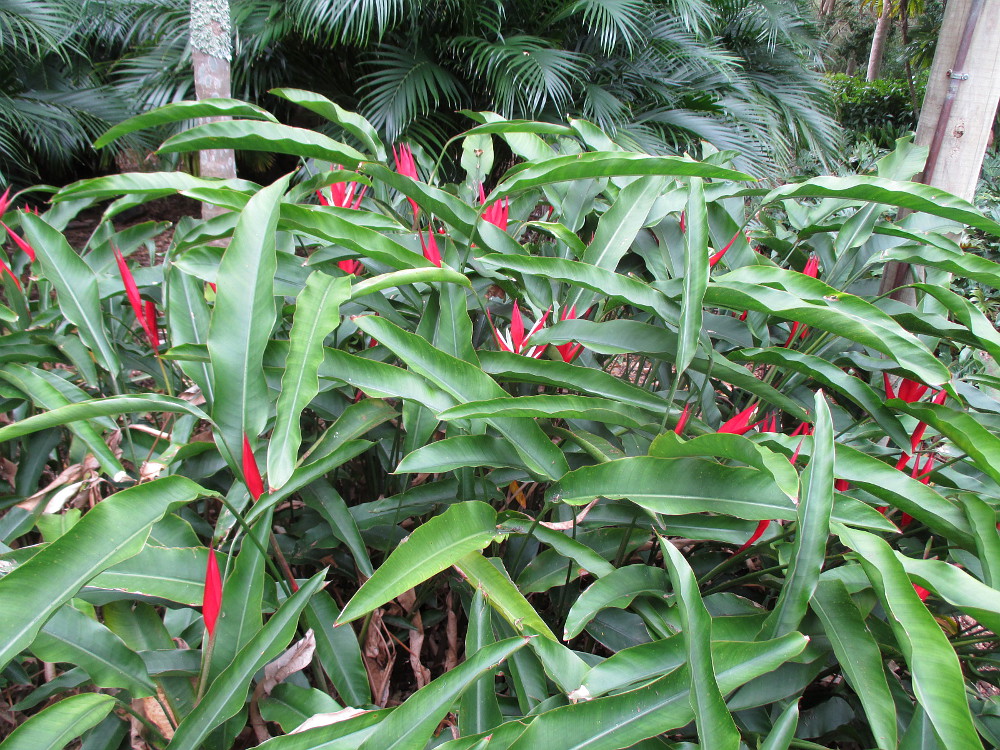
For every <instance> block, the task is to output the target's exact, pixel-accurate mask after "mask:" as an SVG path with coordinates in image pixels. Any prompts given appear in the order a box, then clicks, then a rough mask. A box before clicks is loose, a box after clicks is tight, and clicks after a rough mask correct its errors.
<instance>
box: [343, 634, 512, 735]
mask: <svg viewBox="0 0 1000 750" xmlns="http://www.w3.org/2000/svg"><path fill="white" fill-rule="evenodd" d="M526 642H527V639H525V638H508V639H506V640H503V641H499V642H497V643H492V644H490V645H488V646H484V647H483V648H481V649H479V651H477V652H476V653H474V654H472V655H470V656H468V657H467V658H466V660H465V661H464V662H463V663H462V664H460V665H459V666H458V667H456V668H455V669H452V670H451V671H450V672H446V673H445V674H443V675H442V676H441V677H438V678H437V679H436V680H434V681H433V682H431V683H430V684H429V685H425V686H424V687H422V688H421V689H420V690H418V691H417V692H415V693H414V694H413V695H411V696H410V697H409V698H407V699H406V701H404V702H403V705H401V706H400V707H399V708H397V709H396V710H394V711H393V712H392V713H391V714H389V716H388V717H387V718H386V719H385V720H384V721H382V722H381V723H380V724H379V725H378V727H377V728H376V729H375V731H374V732H372V734H371V736H369V737H368V739H366V740H365V741H364V742H363V743H362V744H361V745H360V746H359V748H358V750H409V749H410V748H417V747H423V746H424V744H425V743H426V742H427V741H428V740H429V739H430V738H431V735H432V734H433V732H434V730H435V728H437V725H438V724H439V723H440V721H441V719H443V718H444V717H445V715H446V714H447V713H448V711H449V710H451V706H452V703H454V701H455V700H456V699H458V697H459V696H460V695H461V694H462V693H463V692H464V691H465V690H466V689H467V688H468V687H469V685H470V684H471V683H472V682H473V681H474V680H476V679H478V678H479V677H480V675H482V674H484V673H486V672H489V671H490V670H492V669H494V668H496V667H497V666H499V665H500V664H502V663H503V662H504V660H505V659H507V657H508V656H510V655H511V654H513V653H514V652H515V651H517V650H518V649H519V648H521V647H523V646H524V644H525V643H526Z"/></svg>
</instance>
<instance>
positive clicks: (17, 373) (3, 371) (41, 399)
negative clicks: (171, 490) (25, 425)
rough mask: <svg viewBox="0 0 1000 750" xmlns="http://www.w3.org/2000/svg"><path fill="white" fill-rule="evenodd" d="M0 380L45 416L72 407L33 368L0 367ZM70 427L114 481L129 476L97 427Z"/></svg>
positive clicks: (80, 424) (83, 424) (72, 424)
mask: <svg viewBox="0 0 1000 750" xmlns="http://www.w3.org/2000/svg"><path fill="white" fill-rule="evenodd" d="M0 378H3V379H4V380H6V381H7V382H9V383H11V384H13V385H15V386H17V387H18V388H19V389H20V390H21V391H22V392H24V394H25V395H27V396H28V397H29V398H30V399H31V400H32V401H33V402H35V403H36V404H37V405H39V406H41V407H42V408H43V409H45V410H46V413H51V410H56V409H60V408H65V407H67V406H69V405H70V404H71V402H70V400H69V399H68V398H66V396H65V395H63V394H62V393H61V392H60V391H59V390H58V389H57V388H55V387H54V386H53V384H52V383H51V382H49V380H48V378H47V377H45V376H44V375H42V374H41V371H40V370H36V369H35V368H34V367H26V366H23V365H17V364H14V363H13V362H9V363H7V364H5V365H3V366H2V367H0ZM84 395H86V394H84ZM15 424H16V423H15ZM68 426H69V429H70V431H71V432H72V433H73V434H74V435H76V436H77V437H78V438H80V440H81V441H82V442H83V444H84V445H86V446H87V449H88V450H89V451H90V452H91V453H92V454H94V458H96V459H97V460H98V462H99V463H100V465H101V469H102V470H103V471H104V473H105V474H107V475H108V476H110V477H111V478H112V480H113V481H116V482H120V481H122V480H123V479H125V477H126V476H128V474H127V473H126V471H125V469H124V468H122V465H121V462H119V460H118V459H117V457H116V456H115V454H114V452H113V451H112V450H111V449H110V448H109V447H108V444H107V443H106V442H104V438H103V437H101V434H100V433H99V432H98V431H97V429H95V427H94V425H92V424H91V423H90V422H80V421H78V420H74V421H73V422H69V423H68ZM0 429H2V428H0ZM0 439H2V437H0Z"/></svg>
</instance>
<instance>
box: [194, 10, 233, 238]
mask: <svg viewBox="0 0 1000 750" xmlns="http://www.w3.org/2000/svg"><path fill="white" fill-rule="evenodd" d="M191 47H192V50H193V61H194V89H195V95H196V96H197V97H198V99H199V100H200V99H210V98H216V97H222V98H229V97H230V96H231V95H232V94H231V93H230V68H229V63H230V60H231V59H232V56H233V37H232V27H231V25H230V19H229V0H191ZM228 119H229V118H228V117H213V118H206V119H205V120H204V122H211V121H213V120H228ZM199 167H200V173H201V176H202V177H222V178H232V177H236V155H235V153H234V152H233V150H232V149H206V150H204V151H202V152H201V153H200V158H199ZM223 212H224V209H221V208H219V207H218V206H213V205H210V204H208V203H203V204H202V208H201V216H202V218H203V219H210V218H212V217H213V216H218V215H219V214H221V213H223Z"/></svg>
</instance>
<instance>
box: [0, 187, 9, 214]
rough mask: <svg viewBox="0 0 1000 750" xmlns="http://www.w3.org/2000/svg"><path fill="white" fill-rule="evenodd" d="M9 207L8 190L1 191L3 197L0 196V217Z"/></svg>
mask: <svg viewBox="0 0 1000 750" xmlns="http://www.w3.org/2000/svg"><path fill="white" fill-rule="evenodd" d="M9 205H10V188H7V189H6V190H4V191H3V195H0V216H3V215H4V214H5V213H7V207H8V206H9Z"/></svg>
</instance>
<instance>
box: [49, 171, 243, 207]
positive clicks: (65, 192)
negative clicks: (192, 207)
mask: <svg viewBox="0 0 1000 750" xmlns="http://www.w3.org/2000/svg"><path fill="white" fill-rule="evenodd" d="M219 188H227V189H229V190H232V191H234V192H239V193H255V192H257V191H258V190H259V189H260V185H258V184H257V183H255V182H249V181H248V180H207V179H204V178H202V177H195V176H194V175H190V174H188V173H187V172H126V173H124V174H114V175H108V176H107V177H92V178H90V179H86V180H80V181H79V182H74V183H73V184H71V185H67V186H66V187H64V188H63V189H62V190H60V191H59V192H58V193H56V195H55V197H54V198H53V201H71V200H73V201H75V200H80V199H82V198H95V199H98V200H104V199H106V198H117V197H118V196H120V195H133V196H139V197H142V198H145V199H146V200H153V199H154V198H163V197H166V196H168V195H176V194H177V193H179V192H182V191H190V190H199V189H219Z"/></svg>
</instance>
